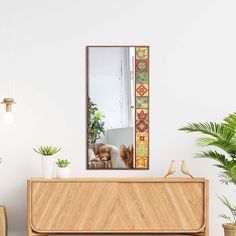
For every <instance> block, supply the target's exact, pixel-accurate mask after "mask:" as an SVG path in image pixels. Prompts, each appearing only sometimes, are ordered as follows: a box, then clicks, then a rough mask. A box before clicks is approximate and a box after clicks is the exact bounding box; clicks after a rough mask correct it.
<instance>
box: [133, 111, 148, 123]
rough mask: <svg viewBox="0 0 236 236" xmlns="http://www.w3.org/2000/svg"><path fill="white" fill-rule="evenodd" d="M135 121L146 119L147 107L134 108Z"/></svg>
mask: <svg viewBox="0 0 236 236" xmlns="http://www.w3.org/2000/svg"><path fill="white" fill-rule="evenodd" d="M136 118H137V119H136V121H137V120H146V121H148V109H137V108H136Z"/></svg>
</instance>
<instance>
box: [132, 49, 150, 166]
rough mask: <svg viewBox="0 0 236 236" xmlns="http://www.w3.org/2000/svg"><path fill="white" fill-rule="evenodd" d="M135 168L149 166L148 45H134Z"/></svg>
mask: <svg viewBox="0 0 236 236" xmlns="http://www.w3.org/2000/svg"><path fill="white" fill-rule="evenodd" d="M135 88H136V97H135V142H136V143H135V144H136V145H135V147H136V148H135V168H142V169H148V168H149V47H135Z"/></svg>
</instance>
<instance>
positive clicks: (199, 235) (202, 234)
mask: <svg viewBox="0 0 236 236" xmlns="http://www.w3.org/2000/svg"><path fill="white" fill-rule="evenodd" d="M192 236H209V232H208V229H205V231H204V232H199V233H194V234H192Z"/></svg>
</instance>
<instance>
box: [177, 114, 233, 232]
mask: <svg viewBox="0 0 236 236" xmlns="http://www.w3.org/2000/svg"><path fill="white" fill-rule="evenodd" d="M180 130H181V131H186V132H188V133H190V132H198V133H201V134H204V135H205V136H204V137H200V138H198V139H197V144H198V145H200V146H202V147H208V149H207V150H204V151H202V152H201V153H198V154H197V157H200V158H206V159H213V160H215V161H216V164H214V166H216V167H218V168H220V170H221V172H220V174H219V177H220V182H221V183H223V184H226V185H228V184H235V185H236V143H235V141H236V133H235V131H236V113H233V114H230V115H228V116H227V117H225V118H224V121H223V122H221V123H215V122H206V123H189V124H188V125H186V126H184V127H183V128H181V129H180ZM219 199H220V200H221V202H222V203H223V204H224V205H225V206H226V207H227V208H228V209H229V210H230V212H231V215H232V216H233V219H232V218H231V217H229V216H227V215H225V214H223V215H221V217H223V218H224V219H226V220H228V221H229V222H230V223H228V224H223V227H224V230H225V235H226V236H236V208H235V206H233V205H232V204H231V203H230V202H229V201H228V200H227V198H226V197H225V196H222V197H219Z"/></svg>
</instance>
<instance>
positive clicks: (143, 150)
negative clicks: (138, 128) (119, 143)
mask: <svg viewBox="0 0 236 236" xmlns="http://www.w3.org/2000/svg"><path fill="white" fill-rule="evenodd" d="M147 154H148V147H147V146H146V145H144V144H139V146H138V147H137V148H136V155H137V156H138V157H141V156H147Z"/></svg>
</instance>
